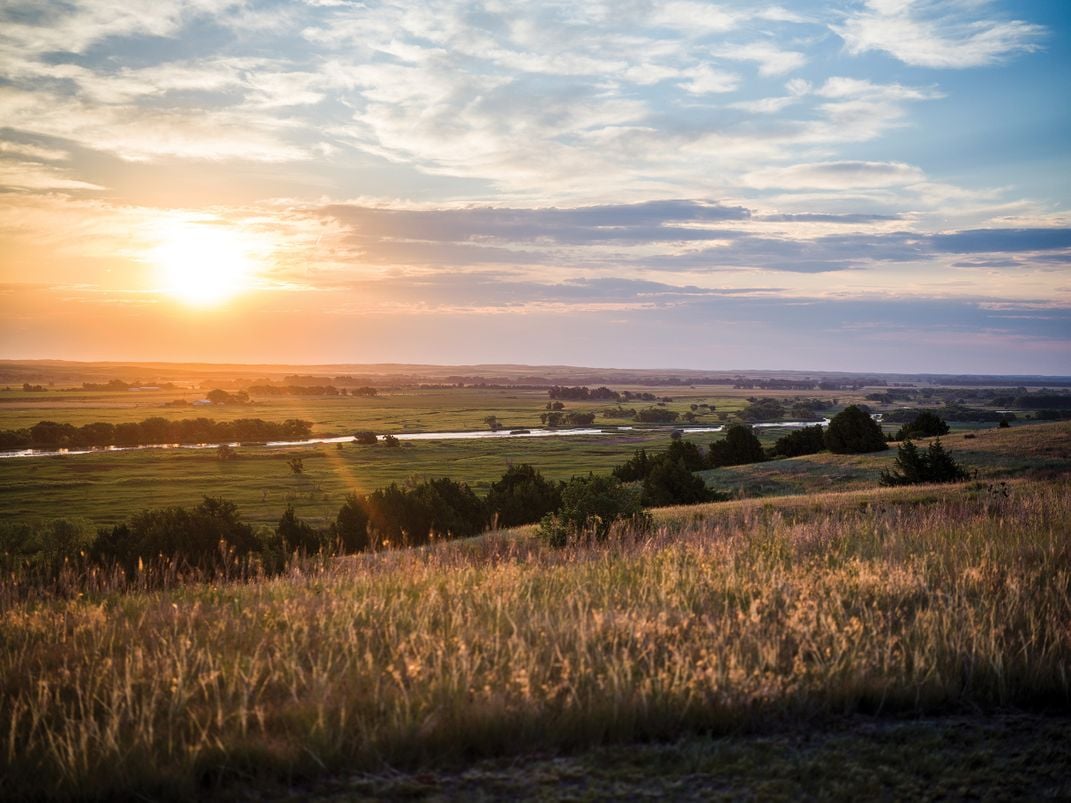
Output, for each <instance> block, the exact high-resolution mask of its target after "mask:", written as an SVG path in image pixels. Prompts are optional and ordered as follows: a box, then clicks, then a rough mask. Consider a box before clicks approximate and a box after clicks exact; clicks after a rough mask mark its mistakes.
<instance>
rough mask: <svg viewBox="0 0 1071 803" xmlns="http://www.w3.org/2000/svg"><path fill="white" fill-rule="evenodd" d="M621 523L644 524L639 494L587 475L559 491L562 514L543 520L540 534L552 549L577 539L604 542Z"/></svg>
mask: <svg viewBox="0 0 1071 803" xmlns="http://www.w3.org/2000/svg"><path fill="white" fill-rule="evenodd" d="M622 520H633V521H635V522H641V521H643V506H642V505H641V504H640V495H639V493H637V492H636V491H635V490H633V489H632V488H629V487H627V486H625V485H624V484H622V482H621V481H620V480H619V479H617V478H616V477H610V476H603V475H597V474H589V475H588V476H587V477H573V478H572V479H571V480H570V481H569V483H568V484H567V485H566V486H565V488H564V489H563V490H562V507H561V511H560V512H559V513H557V514H549V515H547V516H544V517H543V521H542V522H541V523H540V526H539V533H540V536H541V537H542V538H543V540H544V541H546V542H547V543H549V544H551V545H552V546H564V545H565V544H566V543H567V542H568V540H569V539H570V538H574V537H577V536H579V535H590V536H592V537H594V538H596V539H598V540H602V539H605V538H606V536H607V535H608V534H609V532H610V528H611V527H612V526H613V525H614V523H615V522H617V521H622Z"/></svg>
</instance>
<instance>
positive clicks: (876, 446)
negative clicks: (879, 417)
mask: <svg viewBox="0 0 1071 803" xmlns="http://www.w3.org/2000/svg"><path fill="white" fill-rule="evenodd" d="M826 448H828V449H829V451H831V452H833V453H834V454H860V453H863V452H880V451H883V450H884V449H888V448H889V445H888V444H887V443H886V442H885V436H884V435H883V434H882V433H881V427H879V426H878V424H877V422H876V421H875V420H874V419H873V418H871V417H870V415H869V414H868V413H867V412H866V411H864V410H863V409H862V408H861V407H859V406H857V405H854V404H853V405H851V406H850V407H845V408H844V410H842V411H841V412H839V413H837V414H836V415H835V416H833V420H832V421H830V422H829V428H828V429H827V430H826Z"/></svg>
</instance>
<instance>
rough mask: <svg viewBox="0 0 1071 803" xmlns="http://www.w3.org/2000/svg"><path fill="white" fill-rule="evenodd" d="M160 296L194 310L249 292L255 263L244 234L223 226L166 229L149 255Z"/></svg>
mask: <svg viewBox="0 0 1071 803" xmlns="http://www.w3.org/2000/svg"><path fill="white" fill-rule="evenodd" d="M149 258H150V261H151V262H152V264H153V265H155V266H156V269H157V271H158V274H159V282H160V290H161V292H163V293H166V294H167V295H169V296H171V297H172V298H175V299H177V300H179V301H182V302H184V303H186V304H189V305H191V306H195V307H212V306H217V305H219V304H222V303H224V302H225V301H228V300H230V299H232V298H234V297H235V296H237V295H239V294H241V293H243V292H246V291H248V290H250V289H252V286H253V279H254V273H255V269H256V267H257V266H256V260H255V258H254V256H253V254H252V248H251V244H250V243H249V242H247V239H246V237H245V236H244V235H242V234H241V233H239V232H236V231H234V230H233V229H230V228H227V227H226V226H215V225H205V224H199V223H181V224H177V225H174V226H170V227H168V229H167V230H166V231H165V232H164V233H163V235H162V237H161V238H160V244H159V245H157V246H156V247H155V248H153V249H152V251H151V252H150V257H149Z"/></svg>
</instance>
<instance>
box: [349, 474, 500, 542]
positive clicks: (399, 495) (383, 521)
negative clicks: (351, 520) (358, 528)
mask: <svg viewBox="0 0 1071 803" xmlns="http://www.w3.org/2000/svg"><path fill="white" fill-rule="evenodd" d="M365 503H366V505H367V510H368V528H369V531H370V532H371V533H372V535H373V536H374V537H376V538H378V539H381V540H384V541H386V542H388V543H389V544H393V545H403V546H418V545H421V544H426V543H427V542H428V541H429V540H430V538H431V534H432V533H436V534H438V535H440V536H447V537H452V538H462V537H466V536H470V535H475V534H476V533H478V532H480V531H481V530H482V529H483V528H484V526H485V524H486V512H485V510H484V506H483V503H482V502H481V501H480V499H479V497H477V496H476V494H474V493H473V492H472V489H470V488H469V486H468V485H466V484H465V483H461V482H455V481H454V480H451V479H448V478H446V477H443V478H441V479H436V480H428V481H425V482H421V483H419V484H418V485H415V486H414V487H412V488H410V489H403V488H399V487H398V485H397V483H391V484H390V485H389V486H388V487H386V488H380V489H379V490H377V491H374V492H373V493H371V494H369V495H368V496H367V497H366V499H365Z"/></svg>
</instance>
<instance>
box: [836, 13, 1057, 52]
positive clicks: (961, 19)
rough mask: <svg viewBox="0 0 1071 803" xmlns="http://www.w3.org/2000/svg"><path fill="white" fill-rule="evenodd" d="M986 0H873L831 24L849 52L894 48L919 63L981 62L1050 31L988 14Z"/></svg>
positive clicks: (1030, 46)
mask: <svg viewBox="0 0 1071 803" xmlns="http://www.w3.org/2000/svg"><path fill="white" fill-rule="evenodd" d="M989 5H990V4H989V3H987V2H985V0H868V2H867V3H865V5H864V7H863V8H861V9H858V10H856V11H853V12H851V13H849V14H848V15H847V16H846V17H845V19H844V21H843V22H841V23H839V24H834V25H831V26H830V27H831V28H832V30H833V31H835V32H836V33H837V35H838V36H840V37H841V38H842V39H843V40H844V44H845V47H847V49H848V52H849V53H853V54H859V53H865V52H867V51H870V50H878V51H883V52H885V53H888V54H889V55H891V56H893V57H894V58H897V59H899V60H900V61H902V62H904V63H905V64H911V65H914V66H919V67H948V68H960V69H962V68H966V67H980V66H984V65H987V64H993V63H995V62H999V61H1002V60H1004V59H1006V58H1009V57H1010V56H1013V55H1015V54H1016V53H1023V52H1030V51H1032V50H1035V49H1036V48H1037V47H1038V42H1039V40H1040V39H1041V37H1042V36H1043V35H1044V33H1045V29H1044V28H1042V27H1041V26H1040V25H1034V24H1031V23H1028V22H1023V21H1022V20H1014V19H1012V20H1007V19H992V18H987V17H985V16H983V14H984V13H985V11H986V8H987V6H989Z"/></svg>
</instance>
